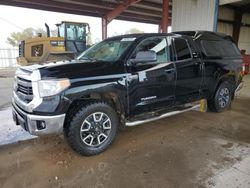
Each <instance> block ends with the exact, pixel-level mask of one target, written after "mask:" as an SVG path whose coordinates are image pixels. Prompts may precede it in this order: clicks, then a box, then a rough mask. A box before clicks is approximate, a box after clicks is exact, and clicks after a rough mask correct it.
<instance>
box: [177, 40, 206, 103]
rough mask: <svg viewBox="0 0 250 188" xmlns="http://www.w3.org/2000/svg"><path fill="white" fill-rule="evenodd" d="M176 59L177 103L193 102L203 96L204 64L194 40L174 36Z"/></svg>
mask: <svg viewBox="0 0 250 188" xmlns="http://www.w3.org/2000/svg"><path fill="white" fill-rule="evenodd" d="M172 42H173V46H174V50H173V51H174V53H173V54H174V59H175V67H176V71H177V79H176V89H175V97H176V103H177V104H184V103H188V102H192V101H195V100H198V99H200V98H201V86H202V83H203V72H204V66H203V63H202V61H201V60H200V58H199V57H198V52H196V50H195V46H193V44H192V41H191V40H189V39H188V38H182V37H174V38H173V40H172Z"/></svg>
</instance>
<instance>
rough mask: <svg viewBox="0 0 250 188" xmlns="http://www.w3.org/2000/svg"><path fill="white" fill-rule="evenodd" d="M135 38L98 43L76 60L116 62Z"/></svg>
mask: <svg viewBox="0 0 250 188" xmlns="http://www.w3.org/2000/svg"><path fill="white" fill-rule="evenodd" d="M134 40H135V38H116V39H110V40H105V41H103V42H100V43H98V44H96V45H94V46H92V47H91V48H89V49H88V50H86V51H84V52H83V53H82V54H81V55H80V56H79V57H78V58H77V59H79V60H91V61H116V60H118V59H119V58H120V57H121V55H122V54H123V53H124V51H125V50H126V49H128V47H129V46H130V45H131V44H132V43H133V41H134Z"/></svg>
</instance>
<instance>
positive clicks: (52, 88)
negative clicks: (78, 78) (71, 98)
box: [38, 79, 70, 97]
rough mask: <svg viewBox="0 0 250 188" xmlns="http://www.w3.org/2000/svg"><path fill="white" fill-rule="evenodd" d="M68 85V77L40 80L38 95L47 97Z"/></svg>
mask: <svg viewBox="0 0 250 188" xmlns="http://www.w3.org/2000/svg"><path fill="white" fill-rule="evenodd" d="M69 86H70V81H69V80H68V79H62V80H40V81H38V89H39V95H40V97H49V96H53V95H56V94H58V93H60V92H61V91H63V90H65V89H66V88H68V87H69Z"/></svg>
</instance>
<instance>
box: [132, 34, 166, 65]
mask: <svg viewBox="0 0 250 188" xmlns="http://www.w3.org/2000/svg"><path fill="white" fill-rule="evenodd" d="M149 50H152V51H155V53H156V56H157V63H165V62H168V61H169V57H168V52H167V50H168V48H167V40H166V38H165V37H151V38H148V39H145V40H143V41H142V42H141V43H140V44H139V45H138V46H137V47H136V49H135V52H134V53H133V56H132V58H135V56H136V54H137V53H138V52H140V51H149Z"/></svg>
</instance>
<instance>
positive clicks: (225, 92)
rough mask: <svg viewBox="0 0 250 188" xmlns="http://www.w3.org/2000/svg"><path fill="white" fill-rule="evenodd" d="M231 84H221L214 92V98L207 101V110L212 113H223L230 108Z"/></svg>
mask: <svg viewBox="0 0 250 188" xmlns="http://www.w3.org/2000/svg"><path fill="white" fill-rule="evenodd" d="M232 95H233V90H232V84H230V83H229V82H227V81H225V82H222V83H221V84H220V85H219V87H218V88H217V90H216V93H215V95H214V97H213V98H212V99H211V100H209V101H208V108H209V109H210V110H211V111H213V112H223V111H225V110H226V109H228V108H229V107H230V106H231V102H232Z"/></svg>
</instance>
